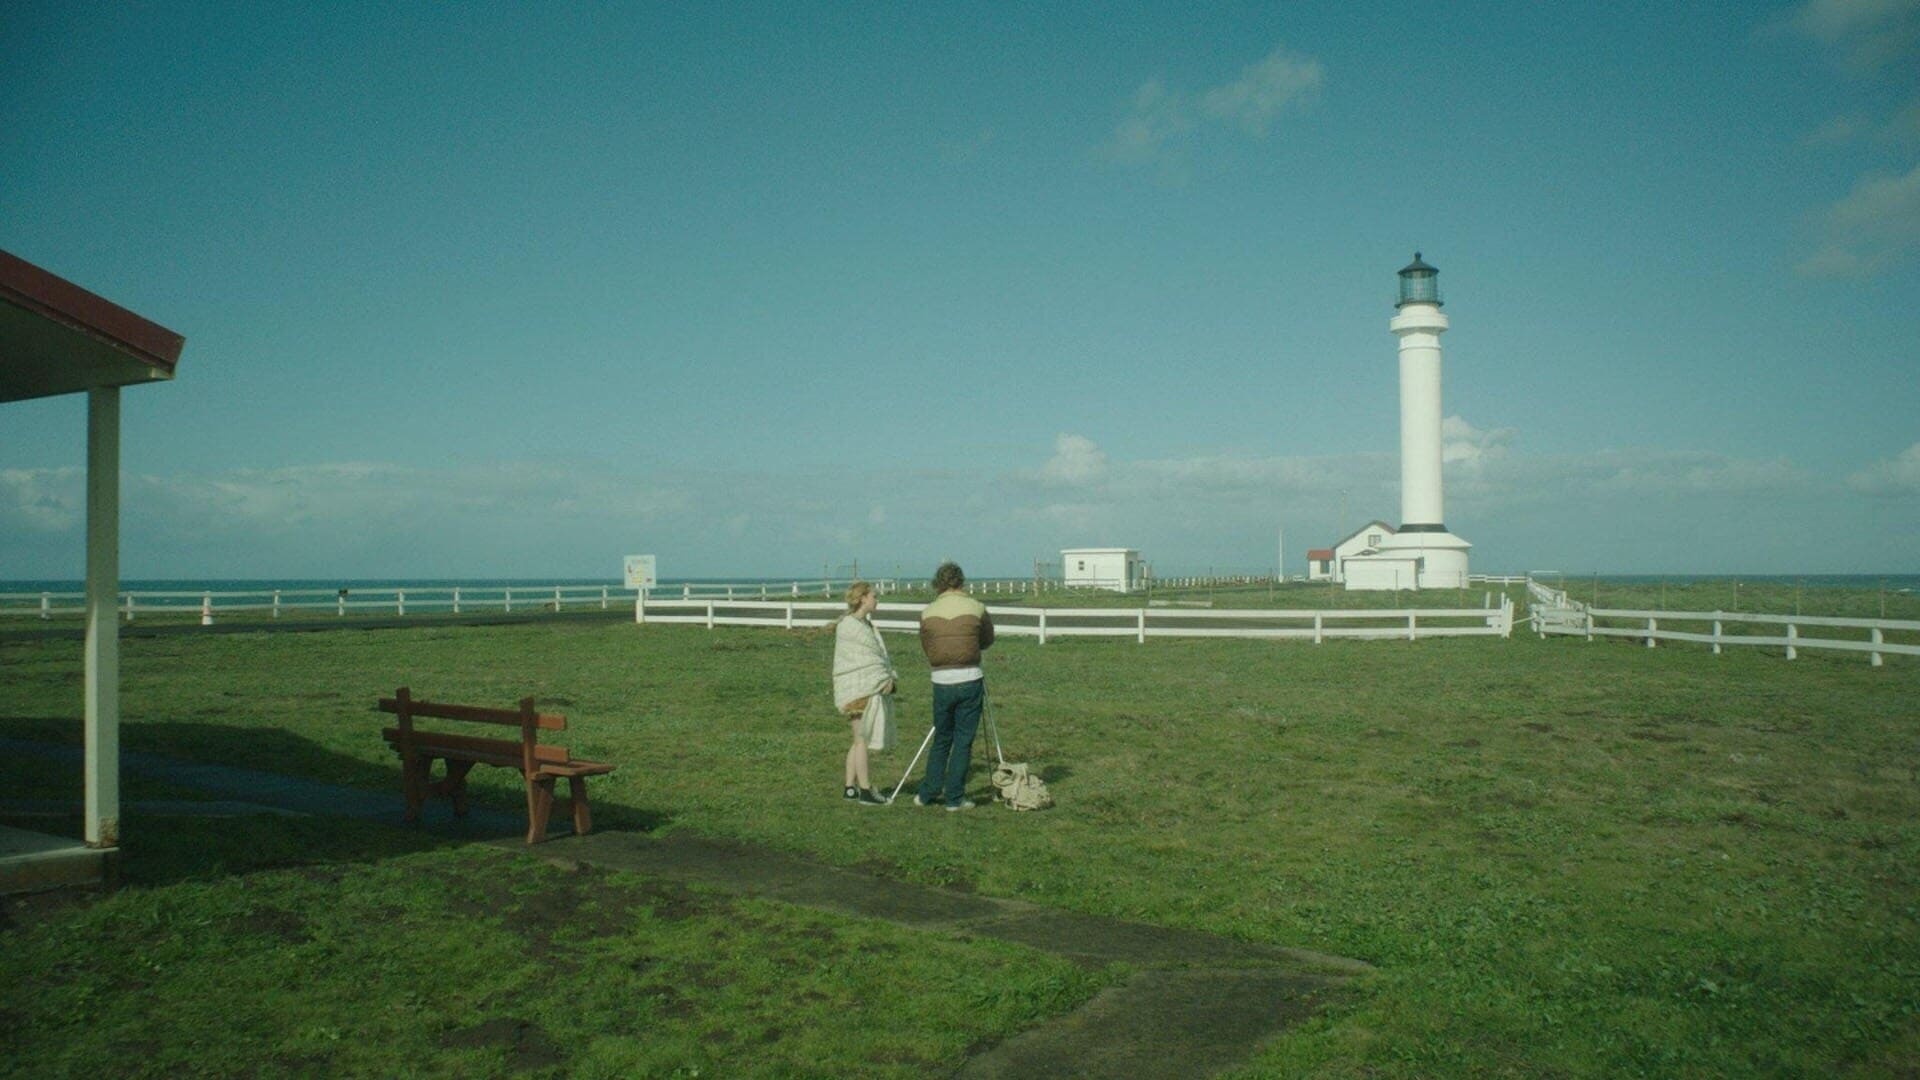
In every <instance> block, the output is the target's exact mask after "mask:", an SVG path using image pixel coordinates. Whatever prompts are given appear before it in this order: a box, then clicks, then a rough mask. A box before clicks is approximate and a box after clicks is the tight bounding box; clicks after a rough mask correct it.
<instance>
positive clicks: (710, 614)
mask: <svg viewBox="0 0 1920 1080" xmlns="http://www.w3.org/2000/svg"><path fill="white" fill-rule="evenodd" d="M707 629H709V630H711V629H713V601H711V600H709V601H707Z"/></svg>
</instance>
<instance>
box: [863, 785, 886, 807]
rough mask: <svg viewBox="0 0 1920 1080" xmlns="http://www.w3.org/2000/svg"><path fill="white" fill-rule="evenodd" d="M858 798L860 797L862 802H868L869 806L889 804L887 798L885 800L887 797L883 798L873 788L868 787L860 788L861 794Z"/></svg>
mask: <svg viewBox="0 0 1920 1080" xmlns="http://www.w3.org/2000/svg"><path fill="white" fill-rule="evenodd" d="M857 798H858V799H859V800H860V801H861V802H862V803H865V804H866V805H868V806H885V805H887V800H885V799H883V798H881V797H880V796H879V795H878V794H876V793H874V792H873V791H871V790H869V789H867V788H861V789H860V794H859V795H858V796H857Z"/></svg>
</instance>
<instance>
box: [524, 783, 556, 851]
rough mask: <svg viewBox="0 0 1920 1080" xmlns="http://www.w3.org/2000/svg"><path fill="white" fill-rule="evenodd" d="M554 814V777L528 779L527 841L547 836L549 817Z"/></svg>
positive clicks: (535, 840) (537, 841) (537, 840)
mask: <svg viewBox="0 0 1920 1080" xmlns="http://www.w3.org/2000/svg"><path fill="white" fill-rule="evenodd" d="M552 816H553V778H552V777H548V778H547V779H545V780H528V781H527V843H529V844H537V843H539V842H540V841H542V840H545V839H546V838H547V819H548V818H550V817H552Z"/></svg>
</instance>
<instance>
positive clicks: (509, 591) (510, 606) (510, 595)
mask: <svg viewBox="0 0 1920 1080" xmlns="http://www.w3.org/2000/svg"><path fill="white" fill-rule="evenodd" d="M502 591H503V592H504V593H506V601H505V602H506V605H507V614H509V615H511V614H513V590H512V589H504V590H502Z"/></svg>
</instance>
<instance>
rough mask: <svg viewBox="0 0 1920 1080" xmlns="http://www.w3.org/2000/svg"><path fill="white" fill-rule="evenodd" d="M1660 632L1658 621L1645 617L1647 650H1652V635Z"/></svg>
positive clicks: (1651, 617)
mask: <svg viewBox="0 0 1920 1080" xmlns="http://www.w3.org/2000/svg"><path fill="white" fill-rule="evenodd" d="M1659 630H1660V620H1659V619H1656V618H1654V617H1653V616H1651V615H1649V616H1647V648H1649V649H1651V648H1653V635H1654V634H1655V633H1657V632H1658V631H1659Z"/></svg>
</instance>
